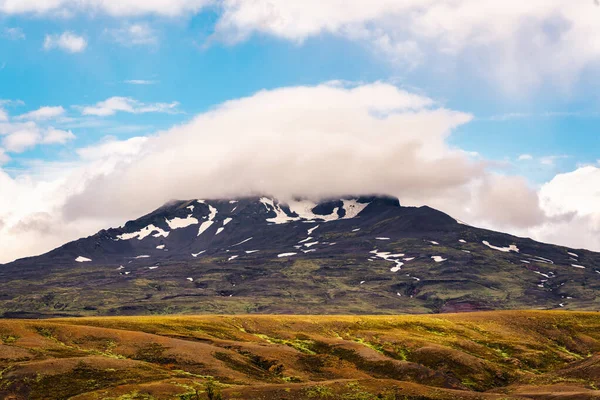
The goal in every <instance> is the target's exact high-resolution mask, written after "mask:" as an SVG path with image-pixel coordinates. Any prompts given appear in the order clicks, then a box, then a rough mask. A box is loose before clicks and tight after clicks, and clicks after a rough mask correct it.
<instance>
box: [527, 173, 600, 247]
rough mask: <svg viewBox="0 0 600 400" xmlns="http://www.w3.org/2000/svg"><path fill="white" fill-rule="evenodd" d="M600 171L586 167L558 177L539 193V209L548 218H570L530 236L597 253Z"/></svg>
mask: <svg viewBox="0 0 600 400" xmlns="http://www.w3.org/2000/svg"><path fill="white" fill-rule="evenodd" d="M598 187H600V168H597V167H594V166H586V167H581V168H578V169H576V170H575V171H573V172H569V173H564V174H559V175H557V176H556V177H554V179H552V180H551V181H550V182H548V183H546V184H544V185H543V186H542V188H541V189H540V199H541V204H542V208H543V209H544V211H545V212H546V213H547V214H548V215H550V216H555V217H558V216H561V215H570V216H571V218H567V219H563V220H558V221H553V222H549V223H547V224H544V225H542V226H540V227H538V228H535V229H532V233H533V234H535V235H536V236H538V237H540V238H541V239H542V240H547V241H550V242H554V243H562V244H565V245H568V246H572V247H575V248H579V247H586V248H591V249H595V250H600V191H598Z"/></svg>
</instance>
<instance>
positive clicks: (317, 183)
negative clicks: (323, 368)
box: [0, 0, 600, 263]
mask: <svg viewBox="0 0 600 400" xmlns="http://www.w3.org/2000/svg"><path fill="white" fill-rule="evenodd" d="M599 66H600V6H599V5H598V2H597V1H595V0H589V1H588V0H529V1H527V2H524V1H517V0H514V1H512V0H510V1H509V0H505V1H498V0H436V1H434V0H371V1H368V2H366V1H363V0H318V1H317V0H304V1H290V0H252V1H249V0H246V1H242V0H119V1H113V0H43V1H42V0H0V263H2V262H9V261H11V260H14V259H16V258H20V257H25V256H31V255H35V254H41V253H43V252H46V251H49V250H51V249H52V248H54V247H57V246H59V245H61V244H63V243H66V242H68V241H70V240H74V239H77V238H80V237H84V236H88V235H91V234H94V233H95V232H97V231H98V230H100V229H104V228H108V227H111V226H120V225H122V224H123V223H124V222H125V221H127V220H129V219H135V218H137V217H139V216H141V215H143V214H145V213H147V212H149V211H151V210H153V209H155V208H157V207H159V206H160V205H161V204H163V203H164V202H166V201H169V200H171V199H191V198H209V197H234V196H242V195H249V194H257V193H269V194H272V195H274V196H277V197H279V198H281V199H286V198H291V197H293V196H302V197H310V198H314V199H318V198H323V197H329V196H339V195H345V194H349V193H353V194H363V193H365V194H366V193H386V194H391V195H395V196H397V197H399V199H400V201H401V203H402V204H404V205H424V204H427V205H430V206H433V207H435V208H438V209H440V210H442V211H444V212H447V213H449V214H450V215H452V216H454V217H455V218H458V219H460V220H462V221H465V222H467V223H469V224H471V225H474V226H480V227H485V228H491V229H496V230H501V231H505V232H509V233H512V234H516V235H519V236H527V237H532V238H534V239H536V240H540V241H545V242H551V243H556V244H561V245H566V246H570V247H574V248H588V249H593V250H598V251H600V189H599V188H600V134H599V132H598V130H599V128H598V127H599V126H600V124H599V122H600V108H599V105H600V98H599V93H600V90H599V89H600V73H599V72H598V71H600V69H599V68H598V67H599Z"/></svg>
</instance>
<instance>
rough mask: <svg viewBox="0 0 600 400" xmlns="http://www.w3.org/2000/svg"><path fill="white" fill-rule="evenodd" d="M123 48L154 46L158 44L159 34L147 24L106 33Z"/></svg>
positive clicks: (134, 25) (111, 30)
mask: <svg viewBox="0 0 600 400" xmlns="http://www.w3.org/2000/svg"><path fill="white" fill-rule="evenodd" d="M105 32H106V33H107V34H108V35H110V36H111V37H112V39H113V40H114V41H115V42H117V43H119V44H122V45H123V46H152V45H156V44H158V36H157V33H156V32H155V31H154V29H152V28H151V27H150V25H148V24H147V23H137V24H130V25H126V26H123V27H121V28H117V29H107V30H106V31H105Z"/></svg>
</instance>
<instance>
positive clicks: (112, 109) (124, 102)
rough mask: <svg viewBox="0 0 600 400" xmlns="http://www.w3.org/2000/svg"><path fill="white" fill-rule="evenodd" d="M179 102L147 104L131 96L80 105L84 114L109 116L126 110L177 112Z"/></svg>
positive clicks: (130, 111)
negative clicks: (90, 104)
mask: <svg viewBox="0 0 600 400" xmlns="http://www.w3.org/2000/svg"><path fill="white" fill-rule="evenodd" d="M177 106H179V103H178V102H171V103H150V104H145V103H142V102H140V101H138V100H135V99H132V98H131V97H119V96H115V97H111V98H109V99H106V100H104V101H100V102H98V103H96V104H95V105H93V106H83V107H78V108H79V109H80V110H81V113H82V114H83V115H95V116H98V117H107V116H111V115H115V114H116V113H117V112H126V113H131V114H144V113H173V112H177Z"/></svg>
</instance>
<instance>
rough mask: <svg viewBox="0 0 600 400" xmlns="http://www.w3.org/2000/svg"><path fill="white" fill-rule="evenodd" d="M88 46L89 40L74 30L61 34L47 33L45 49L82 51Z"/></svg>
mask: <svg viewBox="0 0 600 400" xmlns="http://www.w3.org/2000/svg"><path fill="white" fill-rule="evenodd" d="M86 47H87V40H86V39H85V38H84V37H83V36H79V35H76V34H75V33H73V32H69V31H67V32H63V33H62V34H60V35H46V38H45V39H44V49H45V50H52V49H60V50H63V51H66V52H67V53H81V52H82V51H84V50H85V49H86Z"/></svg>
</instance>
